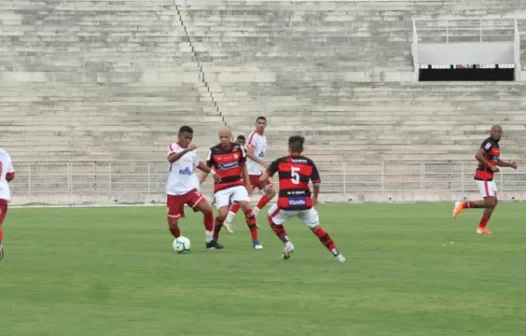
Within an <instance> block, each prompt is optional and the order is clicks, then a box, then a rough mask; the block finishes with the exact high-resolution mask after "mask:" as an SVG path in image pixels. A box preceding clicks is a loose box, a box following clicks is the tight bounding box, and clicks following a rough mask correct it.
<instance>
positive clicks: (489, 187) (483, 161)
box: [453, 125, 518, 234]
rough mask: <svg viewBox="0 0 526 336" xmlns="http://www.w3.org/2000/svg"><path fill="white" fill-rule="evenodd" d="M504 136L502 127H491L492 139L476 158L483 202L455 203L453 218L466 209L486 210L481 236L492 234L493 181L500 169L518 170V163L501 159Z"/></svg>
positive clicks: (495, 191)
mask: <svg viewBox="0 0 526 336" xmlns="http://www.w3.org/2000/svg"><path fill="white" fill-rule="evenodd" d="M501 136H502V127H501V126H500V125H494V126H493V127H491V132H490V137H489V138H487V139H486V140H484V141H483V142H482V144H481V145H480V147H479V149H478V151H477V153H476V154H475V158H476V159H477V161H478V162H479V164H478V166H477V170H476V171H475V182H476V183H477V186H478V189H479V192H480V195H481V196H482V198H484V200H483V201H475V202H473V201H467V202H455V208H454V209H453V218H455V217H457V216H458V215H459V214H460V213H461V212H462V211H464V210H465V209H472V208H484V212H483V214H482V219H481V220H480V223H479V226H478V228H477V233H479V234H491V233H492V232H491V231H490V230H489V229H488V228H487V227H486V225H487V224H488V222H489V219H490V217H491V214H492V213H493V210H495V207H496V206H497V202H498V199H497V185H496V183H495V181H494V180H493V177H494V175H495V173H496V172H498V171H499V168H498V167H511V168H513V169H517V167H518V166H517V163H516V162H506V161H502V160H501V159H500V147H499V141H500V138H501Z"/></svg>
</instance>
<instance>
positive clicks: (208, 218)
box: [203, 210, 214, 231]
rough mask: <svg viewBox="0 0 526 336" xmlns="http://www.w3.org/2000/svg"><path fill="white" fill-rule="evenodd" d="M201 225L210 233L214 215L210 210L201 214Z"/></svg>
mask: <svg viewBox="0 0 526 336" xmlns="http://www.w3.org/2000/svg"><path fill="white" fill-rule="evenodd" d="M203 224H204V225H205V230H206V231H212V230H213V229H214V213H213V212H212V210H210V211H208V212H205V213H204V214H203Z"/></svg>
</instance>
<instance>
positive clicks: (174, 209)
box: [166, 189, 206, 220]
mask: <svg viewBox="0 0 526 336" xmlns="http://www.w3.org/2000/svg"><path fill="white" fill-rule="evenodd" d="M202 202H206V198H205V197H204V196H203V195H202V194H201V193H200V192H199V191H197V190H196V189H193V190H191V191H189V192H187V193H186V194H184V195H167V198H166V206H167V209H166V217H168V220H170V219H179V218H184V205H185V204H187V205H189V206H190V207H191V208H192V209H193V210H194V212H196V211H197V206H198V205H199V204H201V203H202Z"/></svg>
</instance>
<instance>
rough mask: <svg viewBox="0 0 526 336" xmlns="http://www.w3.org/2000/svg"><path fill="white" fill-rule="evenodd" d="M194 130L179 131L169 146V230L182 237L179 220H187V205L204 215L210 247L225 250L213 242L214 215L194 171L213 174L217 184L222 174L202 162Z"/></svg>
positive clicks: (189, 128) (185, 128)
mask: <svg viewBox="0 0 526 336" xmlns="http://www.w3.org/2000/svg"><path fill="white" fill-rule="evenodd" d="M193 134H194V130H193V129H192V128H191V127H190V126H182V127H181V128H180V129H179V134H178V141H177V142H176V143H172V144H170V145H169V146H168V162H170V168H169V173H168V183H167V184H166V195H167V196H166V205H167V208H168V209H167V218H168V227H169V229H170V232H171V233H172V235H173V236H174V237H175V238H179V237H180V236H181V229H180V228H179V219H181V218H184V217H185V214H184V205H185V204H187V205H188V206H190V207H191V208H192V209H193V210H194V212H197V211H200V212H202V213H203V217H204V226H205V231H206V248H208V249H221V248H223V246H221V245H220V244H218V243H217V241H215V240H213V239H212V238H213V233H214V232H213V230H214V214H213V212H212V207H211V206H210V204H209V203H208V201H207V200H206V198H205V197H204V196H203V195H202V194H201V193H200V192H199V180H198V178H197V175H196V174H195V172H194V169H195V168H196V167H197V168H199V169H200V170H201V171H203V172H205V173H212V174H213V176H214V179H215V180H216V181H220V180H221V178H220V177H219V175H217V174H215V172H214V171H213V170H211V169H210V168H208V167H207V166H206V165H205V164H204V163H203V162H201V161H199V156H198V155H197V152H196V149H197V147H196V146H195V145H192V144H191V142H192V138H193Z"/></svg>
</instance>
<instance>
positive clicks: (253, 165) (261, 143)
mask: <svg viewBox="0 0 526 336" xmlns="http://www.w3.org/2000/svg"><path fill="white" fill-rule="evenodd" d="M248 147H252V148H254V155H255V156H257V157H258V158H260V159H261V160H263V159H264V158H265V152H266V151H267V137H266V136H265V135H262V134H259V133H258V132H256V131H252V132H250V134H249V135H248ZM247 169H248V174H249V175H261V166H260V164H259V163H257V162H255V161H252V160H250V159H248V158H247Z"/></svg>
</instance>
